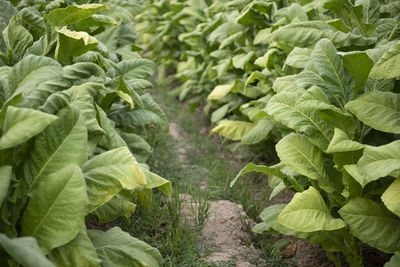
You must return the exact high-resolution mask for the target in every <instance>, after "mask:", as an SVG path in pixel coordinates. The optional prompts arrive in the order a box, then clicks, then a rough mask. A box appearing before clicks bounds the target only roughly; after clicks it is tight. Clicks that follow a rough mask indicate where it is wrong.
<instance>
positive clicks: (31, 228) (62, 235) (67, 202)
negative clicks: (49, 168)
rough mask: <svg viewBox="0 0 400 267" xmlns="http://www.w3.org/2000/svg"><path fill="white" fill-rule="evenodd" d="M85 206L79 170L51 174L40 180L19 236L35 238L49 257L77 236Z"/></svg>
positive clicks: (85, 197)
mask: <svg viewBox="0 0 400 267" xmlns="http://www.w3.org/2000/svg"><path fill="white" fill-rule="evenodd" d="M64 164H65V163H64ZM43 196H46V197H43ZM87 204H88V198H87V195H86V186H85V180H84V178H83V174H82V171H81V169H80V168H79V167H78V166H76V165H68V166H66V167H64V168H62V169H59V170H57V171H55V172H52V173H50V174H48V175H46V176H44V177H42V181H41V183H40V184H39V185H38V186H37V187H36V188H35V190H33V192H32V197H31V199H30V201H29V204H28V206H27V208H26V210H25V212H24V215H23V218H22V234H23V235H27V236H33V237H35V238H36V239H37V240H38V242H39V245H40V247H41V248H42V249H43V250H44V251H45V252H46V253H48V252H49V251H50V250H52V249H53V248H56V247H59V246H62V245H65V244H66V243H68V242H69V241H71V240H72V239H73V238H74V237H75V236H76V235H77V234H78V232H79V229H80V228H81V226H82V224H83V223H84V221H85V214H86V213H85V211H86V206H87Z"/></svg>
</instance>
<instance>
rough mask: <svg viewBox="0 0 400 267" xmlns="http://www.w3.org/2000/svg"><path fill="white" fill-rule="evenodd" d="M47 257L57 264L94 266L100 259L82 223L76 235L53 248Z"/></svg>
mask: <svg viewBox="0 0 400 267" xmlns="http://www.w3.org/2000/svg"><path fill="white" fill-rule="evenodd" d="M49 258H50V259H51V261H52V262H54V263H55V264H57V266H72V267H86V266H87V267H95V266H100V259H99V258H98V257H97V254H96V250H95V248H94V246H93V244H92V241H91V240H90V239H89V237H88V236H87V233H86V227H85V226H84V225H82V227H81V229H80V230H79V233H78V235H77V236H76V237H75V238H74V239H72V240H71V241H70V242H69V243H67V244H65V245H63V246H61V247H58V248H56V249H54V250H53V251H52V252H51V253H50V255H49Z"/></svg>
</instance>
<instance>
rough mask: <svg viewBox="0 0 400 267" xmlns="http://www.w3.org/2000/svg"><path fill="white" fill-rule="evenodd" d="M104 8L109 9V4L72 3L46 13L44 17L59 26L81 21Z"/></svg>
mask: <svg viewBox="0 0 400 267" xmlns="http://www.w3.org/2000/svg"><path fill="white" fill-rule="evenodd" d="M103 9H107V6H106V5H103V4H84V5H70V6H68V7H66V8H58V9H55V10H53V11H51V12H49V13H48V14H45V15H44V18H45V19H46V20H47V21H49V22H50V23H51V24H52V25H54V26H56V27H59V26H65V25H71V24H76V23H79V22H80V21H82V20H85V19H87V18H89V17H91V16H92V15H94V14H95V13H97V12H99V11H100V10H103Z"/></svg>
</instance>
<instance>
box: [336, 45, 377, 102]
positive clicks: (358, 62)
mask: <svg viewBox="0 0 400 267" xmlns="http://www.w3.org/2000/svg"><path fill="white" fill-rule="evenodd" d="M342 57H343V64H344V67H345V68H346V69H347V70H349V71H350V72H351V74H352V75H353V78H354V80H353V83H354V84H353V88H354V89H352V90H351V99H354V98H355V97H356V96H358V94H359V92H360V91H361V90H362V89H363V88H364V86H365V83H366V81H367V79H368V75H369V72H370V71H371V68H372V66H373V62H372V60H371V59H370V58H369V56H368V55H367V53H366V52H364V51H362V52H360V51H354V52H349V53H345V54H344V55H343V56H342Z"/></svg>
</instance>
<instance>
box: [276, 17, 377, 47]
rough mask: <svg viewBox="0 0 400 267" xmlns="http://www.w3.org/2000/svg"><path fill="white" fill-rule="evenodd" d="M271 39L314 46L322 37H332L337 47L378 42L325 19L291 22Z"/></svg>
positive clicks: (289, 43)
mask: <svg viewBox="0 0 400 267" xmlns="http://www.w3.org/2000/svg"><path fill="white" fill-rule="evenodd" d="M269 38H270V41H275V42H277V43H282V44H285V45H289V46H291V47H296V46H298V47H310V48H311V47H313V46H314V45H315V44H316V43H317V42H318V41H319V40H321V39H322V38H328V39H330V40H331V41H332V42H333V44H334V46H335V47H336V48H341V47H346V46H360V47H364V46H368V45H372V44H374V43H375V42H376V39H375V38H365V37H363V36H361V35H356V34H354V33H344V32H341V31H338V30H336V29H335V28H334V27H332V26H330V25H329V24H328V23H326V22H325V21H303V22H298V23H291V24H289V25H286V26H284V27H281V28H279V29H278V30H276V31H274V32H273V33H272V34H271V35H270V37H269Z"/></svg>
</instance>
